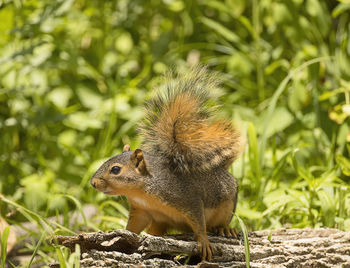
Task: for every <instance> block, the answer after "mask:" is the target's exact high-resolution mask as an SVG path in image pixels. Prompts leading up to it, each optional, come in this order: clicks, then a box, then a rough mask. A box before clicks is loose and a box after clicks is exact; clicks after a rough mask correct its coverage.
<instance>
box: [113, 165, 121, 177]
mask: <svg viewBox="0 0 350 268" xmlns="http://www.w3.org/2000/svg"><path fill="white" fill-rule="evenodd" d="M120 170H121V168H120V167H118V166H114V167H112V169H111V173H112V174H114V175H117V174H119V172H120Z"/></svg>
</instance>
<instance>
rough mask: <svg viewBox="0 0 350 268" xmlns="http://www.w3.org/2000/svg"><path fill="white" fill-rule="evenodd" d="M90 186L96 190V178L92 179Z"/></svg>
mask: <svg viewBox="0 0 350 268" xmlns="http://www.w3.org/2000/svg"><path fill="white" fill-rule="evenodd" d="M90 184H91V185H92V186H93V187H94V188H96V181H95V180H94V178H91V179H90Z"/></svg>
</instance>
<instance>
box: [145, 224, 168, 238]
mask: <svg viewBox="0 0 350 268" xmlns="http://www.w3.org/2000/svg"><path fill="white" fill-rule="evenodd" d="M167 229H168V225H167V224H166V223H162V222H156V221H154V220H153V221H152V223H151V226H150V227H149V228H148V230H147V233H149V234H151V235H157V236H161V235H164V234H165V233H166V230H167Z"/></svg>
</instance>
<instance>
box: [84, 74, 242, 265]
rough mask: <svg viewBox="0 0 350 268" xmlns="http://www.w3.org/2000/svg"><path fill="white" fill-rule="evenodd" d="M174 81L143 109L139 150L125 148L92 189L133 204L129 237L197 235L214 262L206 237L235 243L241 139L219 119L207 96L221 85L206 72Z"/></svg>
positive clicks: (96, 176) (101, 172) (205, 256)
mask: <svg viewBox="0 0 350 268" xmlns="http://www.w3.org/2000/svg"><path fill="white" fill-rule="evenodd" d="M172 77H173V78H171V79H169V80H168V81H167V83H166V84H165V88H164V89H163V90H160V91H158V94H157V95H156V96H155V97H154V98H153V99H151V100H150V101H148V102H147V103H146V105H145V108H146V109H145V110H146V116H145V120H144V122H143V123H141V125H140V126H139V130H140V132H141V135H142V136H143V139H144V142H143V145H142V146H141V148H138V149H136V150H133V151H130V146H129V145H125V146H124V148H123V153H121V154H118V155H116V156H114V157H112V158H110V159H109V160H107V161H106V162H105V163H103V164H102V166H101V167H100V168H99V169H98V170H97V171H96V173H95V174H94V175H93V177H92V178H91V180H90V182H91V184H92V186H93V187H94V188H96V189H97V190H98V191H101V192H104V193H105V194H107V195H124V196H126V197H127V198H128V201H129V204H130V213H129V219H128V223H127V226H126V229H127V230H129V231H132V232H134V233H137V234H139V233H140V232H142V231H143V230H144V229H146V228H147V229H148V231H147V232H148V233H149V234H152V235H159V236H160V235H163V234H165V233H166V232H167V231H168V230H169V229H175V230H179V231H185V232H187V231H193V233H194V235H195V239H196V241H197V246H198V252H199V253H200V254H201V256H202V259H203V260H209V261H210V260H211V259H212V256H213V248H212V246H211V245H210V243H209V240H208V237H207V230H208V231H209V232H213V233H215V234H219V235H225V236H236V233H235V230H234V229H230V228H228V227H227V226H228V224H229V223H230V221H231V219H232V217H233V213H234V212H235V208H236V204H237V191H238V184H237V181H236V179H235V178H234V177H233V176H232V175H231V174H230V173H229V172H228V171H227V169H228V167H229V166H230V165H231V164H232V163H233V161H234V160H235V159H236V158H237V156H238V154H239V152H240V149H241V147H242V146H241V145H240V134H239V132H238V131H237V130H236V129H234V128H233V126H232V123H231V122H229V121H228V120H224V119H214V115H215V113H216V112H215V111H216V107H215V106H214V108H213V105H211V106H210V101H211V100H212V99H211V98H210V96H209V95H210V91H211V90H212V89H213V88H214V87H216V86H217V81H216V80H217V79H216V78H215V76H213V75H209V72H208V71H207V69H206V68H205V67H196V68H193V69H191V70H190V71H189V72H188V73H187V74H184V75H179V74H178V75H177V76H172Z"/></svg>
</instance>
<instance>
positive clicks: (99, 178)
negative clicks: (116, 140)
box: [90, 145, 149, 195]
mask: <svg viewBox="0 0 350 268" xmlns="http://www.w3.org/2000/svg"><path fill="white" fill-rule="evenodd" d="M148 175H149V171H148V165H147V162H146V160H145V158H144V155H143V152H142V150H141V149H136V150H134V151H130V146H129V145H125V146H124V149H123V153H121V154H118V155H116V156H114V157H112V158H111V159H109V160H107V161H106V162H104V163H103V164H102V166H101V167H100V168H99V169H98V170H97V171H96V173H95V174H94V175H93V176H92V178H91V179H90V183H91V185H92V186H93V187H95V188H96V189H97V190H98V191H101V192H104V193H105V194H109V195H124V194H126V193H127V192H128V191H132V189H134V188H136V187H137V188H138V187H139V186H142V185H143V183H144V178H145V176H148Z"/></svg>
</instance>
